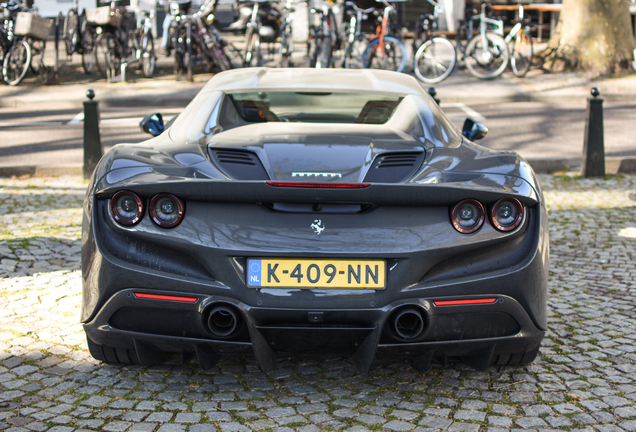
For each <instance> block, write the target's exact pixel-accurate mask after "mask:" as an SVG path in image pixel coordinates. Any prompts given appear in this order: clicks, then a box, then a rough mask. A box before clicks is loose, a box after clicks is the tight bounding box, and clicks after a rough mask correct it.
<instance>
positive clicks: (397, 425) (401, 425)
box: [367, 420, 415, 431]
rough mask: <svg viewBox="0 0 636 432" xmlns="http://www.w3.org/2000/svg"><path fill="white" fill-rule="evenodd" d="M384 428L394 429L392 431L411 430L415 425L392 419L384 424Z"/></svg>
mask: <svg viewBox="0 0 636 432" xmlns="http://www.w3.org/2000/svg"><path fill="white" fill-rule="evenodd" d="M367 424H368V423H367ZM382 428H383V429H385V430H392V431H410V430H413V429H415V425H414V424H411V423H407V422H405V421H400V420H391V421H390V422H388V423H385V424H384V425H382Z"/></svg>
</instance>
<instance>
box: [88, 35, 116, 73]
mask: <svg viewBox="0 0 636 432" xmlns="http://www.w3.org/2000/svg"><path fill="white" fill-rule="evenodd" d="M93 53H94V54H95V56H94V57H95V67H96V68H97V72H99V74H100V75H101V76H102V78H108V77H109V75H110V76H116V75H118V74H119V72H120V69H121V53H122V47H121V43H120V42H119V41H118V40H117V38H115V36H114V35H113V34H112V33H102V34H100V35H99V36H98V37H97V40H96V41H95V49H94V51H93Z"/></svg>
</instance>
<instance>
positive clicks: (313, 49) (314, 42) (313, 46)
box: [307, 35, 322, 68]
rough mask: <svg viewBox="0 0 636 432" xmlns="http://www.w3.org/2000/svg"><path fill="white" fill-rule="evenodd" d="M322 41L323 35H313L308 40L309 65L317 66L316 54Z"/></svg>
mask: <svg viewBox="0 0 636 432" xmlns="http://www.w3.org/2000/svg"><path fill="white" fill-rule="evenodd" d="M321 43H322V36H316V35H313V36H311V37H310V38H309V40H307V67H308V68H313V67H316V55H317V54H318V51H319V50H318V47H319V46H320V44H321Z"/></svg>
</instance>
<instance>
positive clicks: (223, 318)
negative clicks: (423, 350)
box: [207, 303, 425, 340]
mask: <svg viewBox="0 0 636 432" xmlns="http://www.w3.org/2000/svg"><path fill="white" fill-rule="evenodd" d="M241 323H242V322H241V314H240V312H239V311H238V310H237V309H236V308H235V307H234V306H232V305H230V304H228V303H219V304H217V305H216V306H214V307H213V308H212V310H211V311H210V314H209V315H208V320H207V325H208V330H210V332H212V334H213V335H215V336H217V337H220V338H229V337H231V336H233V335H234V334H235V333H237V330H238V329H239V327H240V324H241ZM424 324H425V318H424V317H423V316H422V311H421V310H420V309H419V308H417V307H415V306H406V307H403V308H400V309H398V310H397V311H396V312H394V313H393V315H391V318H390V319H389V326H390V328H391V330H392V331H393V333H394V334H396V335H397V336H398V337H399V338H401V339H406V340H408V339H415V338H417V337H419V336H420V335H421V334H422V333H423V332H424Z"/></svg>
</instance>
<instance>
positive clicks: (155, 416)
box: [146, 412, 174, 423]
mask: <svg viewBox="0 0 636 432" xmlns="http://www.w3.org/2000/svg"><path fill="white" fill-rule="evenodd" d="M173 415H174V414H172V413H171V412H153V413H151V414H150V415H149V416H148V417H146V422H148V423H168V422H169V421H170V420H172V416H173Z"/></svg>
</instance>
